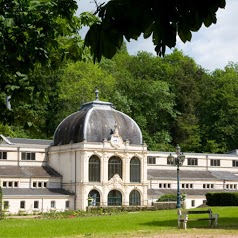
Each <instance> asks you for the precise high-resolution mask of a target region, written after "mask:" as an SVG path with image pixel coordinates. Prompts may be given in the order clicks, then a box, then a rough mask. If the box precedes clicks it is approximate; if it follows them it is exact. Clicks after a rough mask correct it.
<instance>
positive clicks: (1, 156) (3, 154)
mask: <svg viewBox="0 0 238 238" xmlns="http://www.w3.org/2000/svg"><path fill="white" fill-rule="evenodd" d="M0 159H7V152H6V151H0Z"/></svg>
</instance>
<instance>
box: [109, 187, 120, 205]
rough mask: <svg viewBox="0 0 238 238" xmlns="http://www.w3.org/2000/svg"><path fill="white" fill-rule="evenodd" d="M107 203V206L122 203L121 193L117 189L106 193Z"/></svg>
mask: <svg viewBox="0 0 238 238" xmlns="http://www.w3.org/2000/svg"><path fill="white" fill-rule="evenodd" d="M107 205H108V206H121V205H122V196H121V193H120V192H119V191H117V190H112V191H110V192H109V193H108V198H107Z"/></svg>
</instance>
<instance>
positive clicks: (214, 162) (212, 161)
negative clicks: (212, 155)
mask: <svg viewBox="0 0 238 238" xmlns="http://www.w3.org/2000/svg"><path fill="white" fill-rule="evenodd" d="M210 165H211V166H220V160H219V159H211V160H210Z"/></svg>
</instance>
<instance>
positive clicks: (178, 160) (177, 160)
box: [167, 145, 185, 208]
mask: <svg viewBox="0 0 238 238" xmlns="http://www.w3.org/2000/svg"><path fill="white" fill-rule="evenodd" d="M176 155H177V156H176V157H174V156H173V155H172V154H171V153H170V155H169V156H168V157H167V159H168V163H169V164H171V165H175V166H177V205H176V208H181V196H180V184H179V179H180V178H179V167H180V166H182V165H183V162H184V160H185V155H184V154H183V153H182V152H181V148H180V147H179V145H177V146H176Z"/></svg>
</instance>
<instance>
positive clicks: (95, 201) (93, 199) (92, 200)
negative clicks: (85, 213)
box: [88, 189, 100, 206]
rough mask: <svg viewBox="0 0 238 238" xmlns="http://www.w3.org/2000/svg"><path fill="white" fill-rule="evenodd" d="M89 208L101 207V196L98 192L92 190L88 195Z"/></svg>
mask: <svg viewBox="0 0 238 238" xmlns="http://www.w3.org/2000/svg"><path fill="white" fill-rule="evenodd" d="M88 205H89V206H100V194H99V192H98V191H97V190H95V189H94V190H91V191H90V193H89V194H88Z"/></svg>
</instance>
